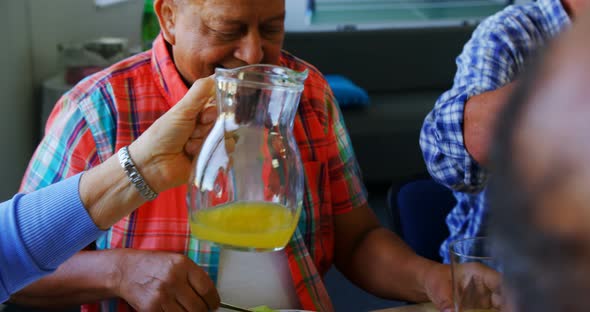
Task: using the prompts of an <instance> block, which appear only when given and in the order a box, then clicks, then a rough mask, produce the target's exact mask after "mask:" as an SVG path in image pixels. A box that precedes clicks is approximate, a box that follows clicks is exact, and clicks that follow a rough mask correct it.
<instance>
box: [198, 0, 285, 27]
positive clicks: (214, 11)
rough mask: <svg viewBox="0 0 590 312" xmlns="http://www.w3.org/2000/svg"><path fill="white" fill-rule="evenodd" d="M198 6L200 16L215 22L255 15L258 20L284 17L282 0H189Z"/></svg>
mask: <svg viewBox="0 0 590 312" xmlns="http://www.w3.org/2000/svg"><path fill="white" fill-rule="evenodd" d="M189 1H193V2H195V3H196V4H198V5H199V6H200V10H201V12H203V14H201V16H202V18H203V19H205V20H208V21H210V22H216V23H232V22H239V21H243V20H245V19H248V18H251V17H252V16H256V17H257V18H259V19H260V21H263V22H264V21H270V20H277V21H283V20H284V18H285V6H284V1H282V0H272V1H259V0H189Z"/></svg>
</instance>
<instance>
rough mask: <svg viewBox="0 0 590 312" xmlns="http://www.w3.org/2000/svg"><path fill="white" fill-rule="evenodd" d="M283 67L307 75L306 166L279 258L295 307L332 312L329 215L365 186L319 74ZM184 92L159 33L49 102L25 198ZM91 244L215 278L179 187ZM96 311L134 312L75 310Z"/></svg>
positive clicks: (96, 155) (303, 110)
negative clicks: (291, 230) (190, 266)
mask: <svg viewBox="0 0 590 312" xmlns="http://www.w3.org/2000/svg"><path fill="white" fill-rule="evenodd" d="M280 65H281V66H285V67H289V68H291V69H294V70H297V71H303V70H305V69H308V70H309V77H308V78H307V80H306V81H305V89H304V91H303V94H302V96H301V102H300V104H299V108H298V113H297V116H296V120H295V124H294V129H293V131H294V134H295V138H296V141H297V144H298V146H299V150H300V153H301V158H302V160H303V164H304V168H305V186H306V187H305V189H306V192H305V196H304V203H303V209H302V213H301V219H300V221H299V224H298V228H297V229H296V231H295V234H294V235H293V238H292V239H291V241H290V242H289V244H288V246H287V247H286V248H285V252H286V253H287V255H288V259H289V267H290V270H291V273H292V277H293V282H294V283H295V289H296V291H297V294H298V296H299V299H300V302H301V305H302V307H303V308H304V309H307V310H318V311H330V310H332V305H331V302H330V299H329V296H328V293H327V291H326V289H325V287H324V285H323V282H322V276H323V275H324V274H325V273H326V271H327V270H328V269H329V268H330V266H331V265H332V262H333V257H334V222H333V217H334V215H336V214H340V213H346V212H348V211H350V210H351V209H353V208H354V207H358V206H361V205H364V204H366V195H365V189H364V186H363V184H362V182H361V175H360V170H359V167H358V164H357V162H356V159H355V157H354V153H353V150H352V146H351V143H350V139H349V137H348V135H347V132H346V129H345V126H344V122H343V120H342V116H341V113H340V111H339V109H338V106H337V104H336V101H335V99H334V96H333V95H332V91H331V90H330V88H329V86H328V84H327V82H326V80H325V79H324V78H323V76H322V75H321V74H320V72H319V71H318V70H317V69H315V68H314V67H312V66H311V65H309V64H307V63H305V62H303V61H301V60H299V59H297V58H296V57H294V56H292V55H290V54H288V53H286V52H283V53H282V55H281V58H280ZM187 90H188V89H187V87H186V85H185V83H184V82H183V80H182V79H181V76H180V75H179V73H178V71H177V70H176V67H175V65H174V63H173V62H172V59H171V57H170V55H169V53H168V49H167V47H166V43H165V41H164V39H163V38H162V37H161V36H160V37H158V39H157V40H156V41H155V44H154V48H153V50H152V51H148V52H144V53H141V54H138V55H135V56H133V57H130V58H128V59H126V60H124V61H122V62H120V63H118V64H116V65H113V66H112V67H110V68H108V69H105V70H103V71H101V72H99V73H97V74H95V75H93V76H91V77H88V78H87V79H85V80H84V81H82V82H80V83H79V84H78V85H77V86H76V87H74V88H73V89H72V90H71V91H70V92H68V93H67V94H65V95H64V96H63V97H62V98H61V99H60V100H59V102H58V103H57V104H56V106H55V108H54V110H53V112H52V113H51V115H50V117H49V120H48V122H47V127H46V135H45V137H44V138H43V140H42V142H41V143H40V145H39V147H38V148H37V150H36V152H35V154H34V156H33V159H32V160H31V162H30V164H29V168H28V170H27V173H26V175H25V177H24V180H23V183H22V188H21V189H22V191H25V192H29V191H33V190H35V189H39V188H41V187H44V186H46V185H48V184H51V183H53V182H56V181H58V180H62V179H64V178H66V177H68V176H71V175H74V174H76V173H78V172H80V171H83V170H87V169H89V168H91V167H93V166H96V165H97V164H99V163H101V162H102V161H104V160H106V159H107V158H108V157H110V156H111V155H113V154H114V153H115V152H116V151H117V150H118V149H120V148H121V147H123V146H126V145H129V144H130V143H131V142H132V141H133V140H135V139H136V138H137V137H138V136H139V135H140V134H141V133H143V132H144V131H145V130H146V129H147V128H148V127H149V126H150V125H151V124H152V123H153V122H154V121H155V120H156V119H157V118H158V117H160V116H161V115H162V114H164V113H165V112H166V111H167V110H168V109H169V108H170V107H172V106H173V105H174V104H175V103H176V102H178V101H179V100H180V99H181V98H182V97H183V96H184V95H185V93H186V92H187ZM96 245H97V248H98V249H112V248H136V249H144V250H160V251H169V252H176V253H182V254H185V255H187V256H188V257H190V258H191V259H193V261H195V262H196V263H198V264H199V265H201V266H202V267H203V268H204V269H205V270H207V271H208V273H209V274H210V276H211V277H212V278H213V279H214V280H215V278H216V276H217V266H218V253H219V250H218V249H217V248H215V247H213V246H211V245H209V244H206V243H203V242H200V241H198V240H196V239H194V238H192V237H191V235H190V231H189V225H188V218H187V207H186V187H179V188H176V189H172V190H168V191H166V192H163V193H161V194H160V195H159V196H158V198H157V199H156V200H154V201H152V202H149V203H146V204H144V205H143V206H142V207H140V208H139V209H137V210H136V211H135V212H133V213H132V214H131V215H129V216H128V217H126V218H124V219H123V220H121V221H120V222H118V223H117V224H115V225H114V226H113V227H112V228H111V229H110V230H109V231H108V232H107V234H106V235H105V236H104V237H102V238H100V239H99V240H97V244H96ZM101 307H102V309H101ZM99 310H103V311H130V310H132V309H131V308H130V307H129V306H128V305H127V304H126V303H125V302H124V301H123V300H105V301H104V302H103V303H102V304H88V305H84V306H83V307H82V311H99Z"/></svg>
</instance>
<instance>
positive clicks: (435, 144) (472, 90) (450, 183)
mask: <svg viewBox="0 0 590 312" xmlns="http://www.w3.org/2000/svg"><path fill="white" fill-rule="evenodd" d="M589 3H590V1H589V0H561V1H560V0H538V1H536V2H530V3H526V4H521V5H511V6H509V7H507V8H505V9H504V10H502V11H500V12H498V13H496V14H495V15H493V16H491V17H489V18H487V19H486V20H484V21H483V22H482V23H481V24H480V25H479V26H478V27H477V29H476V30H475V32H474V33H473V35H472V37H471V39H470V40H469V41H468V42H467V44H465V47H464V48H463V52H462V53H461V54H460V55H459V57H458V58H457V60H456V62H457V73H456V75H455V79H454V83H453V86H452V88H451V89H450V90H448V91H447V92H445V93H444V94H442V95H441V96H440V98H439V99H438V100H437V102H436V104H435V106H434V109H433V110H432V111H431V112H430V113H429V114H428V115H427V116H426V118H425V120H424V124H423V126H422V131H421V134H420V147H421V148H422V153H423V156H424V160H425V162H426V166H427V168H428V171H429V172H430V174H431V175H432V177H433V178H434V179H435V180H436V181H438V182H439V183H441V184H443V185H446V186H447V187H449V188H451V189H452V190H453V192H454V195H455V197H456V199H457V205H456V206H455V207H454V209H453V210H452V211H451V212H450V214H449V215H448V216H447V220H446V221H447V225H448V227H449V232H450V236H449V237H448V238H447V239H446V240H445V241H444V242H443V244H442V246H441V248H440V255H441V256H442V258H443V259H444V262H447V263H448V262H449V254H448V245H449V243H450V242H451V241H453V240H456V239H458V238H462V237H473V236H482V235H485V234H486V233H485V229H484V224H485V222H486V209H487V208H486V199H485V195H484V194H485V189H486V184H487V181H488V177H489V174H490V171H489V169H488V168H487V164H488V149H489V145H490V137H491V133H492V132H493V125H494V122H495V120H496V115H497V114H498V112H499V111H500V110H501V108H502V107H503V106H504V103H505V102H506V98H507V95H509V94H510V92H511V91H512V90H513V88H514V86H515V84H517V82H518V80H519V75H520V74H521V72H522V71H523V69H524V68H525V67H526V63H527V60H528V59H529V57H530V56H531V55H532V54H534V52H535V50H536V48H538V47H539V46H543V45H544V44H546V42H547V41H548V40H550V39H551V38H553V37H554V36H556V35H558V34H559V33H560V32H561V31H562V30H564V29H565V28H568V26H569V25H570V24H571V21H572V20H575V18H576V16H578V15H579V14H580V13H581V12H582V11H583V10H584V9H585V8H586V7H587V6H588V4H589Z"/></svg>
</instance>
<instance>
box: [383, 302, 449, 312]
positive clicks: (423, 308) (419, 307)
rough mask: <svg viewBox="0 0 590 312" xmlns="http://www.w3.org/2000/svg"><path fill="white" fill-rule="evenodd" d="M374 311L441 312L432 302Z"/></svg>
mask: <svg viewBox="0 0 590 312" xmlns="http://www.w3.org/2000/svg"><path fill="white" fill-rule="evenodd" d="M373 312H439V311H438V310H437V309H436V308H435V307H434V305H433V304H432V303H422V304H413V305H408V306H403V307H398V308H389V309H384V310H378V311H373Z"/></svg>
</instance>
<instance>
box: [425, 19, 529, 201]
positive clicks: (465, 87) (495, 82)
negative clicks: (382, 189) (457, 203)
mask: <svg viewBox="0 0 590 312" xmlns="http://www.w3.org/2000/svg"><path fill="white" fill-rule="evenodd" d="M509 13H510V12H509V11H508V12H507V13H506V14H500V15H496V16H494V17H492V18H489V19H488V20H486V21H484V22H483V23H482V24H480V26H479V27H478V28H477V29H476V31H475V32H474V33H473V36H472V38H471V39H470V40H469V41H468V42H467V44H466V45H465V47H464V49H463V51H462V53H461V54H460V55H459V57H458V58H457V60H456V63H457V73H456V75H455V78H454V82H453V87H452V88H451V89H450V90H449V91H447V92H445V93H444V94H442V95H441V97H440V98H439V99H438V100H437V102H436V104H435V106H434V109H433V110H432V111H431V112H430V113H429V114H428V115H427V116H426V118H425V120H424V124H423V126H422V130H421V134H420V147H421V148H422V153H423V156H424V160H425V162H426V167H427V168H428V171H429V172H430V174H431V175H432V177H433V178H434V179H435V180H437V181H438V182H439V183H442V184H444V185H446V186H448V187H450V188H452V189H454V190H456V191H460V192H468V193H477V192H480V191H481V190H483V188H484V187H485V183H486V181H487V178H488V171H487V170H486V169H485V168H483V167H482V166H480V165H479V164H478V163H477V162H476V161H475V160H474V159H473V157H471V155H470V154H469V153H468V152H467V149H466V147H465V145H464V138H463V114H464V108H465V103H466V102H467V100H468V99H469V98H470V97H472V96H474V95H478V94H481V93H484V92H487V91H492V90H495V89H498V88H500V87H502V86H504V85H506V84H507V83H509V82H511V81H512V80H513V79H514V78H515V77H516V75H517V73H518V72H520V70H521V67H522V65H523V63H524V58H525V54H526V52H527V51H528V50H529V49H530V47H529V46H528V45H532V44H533V43H534V42H535V40H534V39H532V38H526V36H527V33H526V32H525V31H523V30H522V29H523V28H522V27H523V26H522V25H519V24H518V23H517V21H515V20H513V19H512V18H511V17H510V16H508V15H509ZM518 29H521V30H520V31H518Z"/></svg>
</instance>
